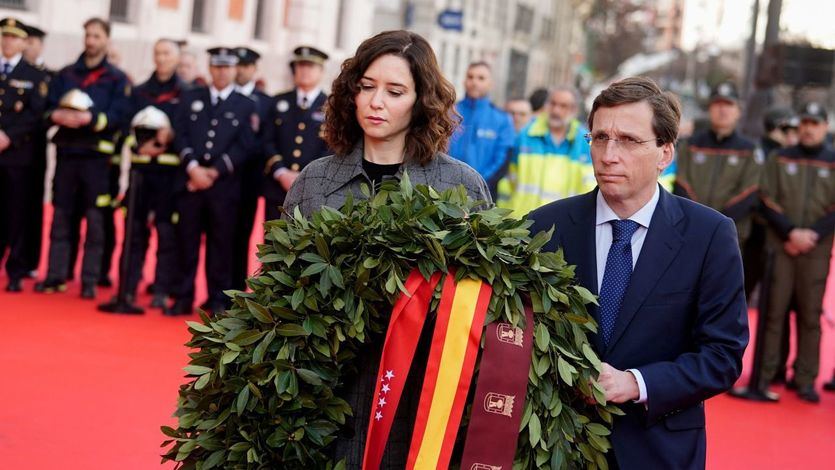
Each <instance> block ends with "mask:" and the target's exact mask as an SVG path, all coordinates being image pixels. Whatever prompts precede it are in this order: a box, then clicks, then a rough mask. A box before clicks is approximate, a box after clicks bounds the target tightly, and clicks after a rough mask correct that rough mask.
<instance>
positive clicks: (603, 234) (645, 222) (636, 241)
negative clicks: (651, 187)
mask: <svg viewBox="0 0 835 470" xmlns="http://www.w3.org/2000/svg"><path fill="white" fill-rule="evenodd" d="M659 191H660V190H659V189H658V185H655V193H654V194H653V195H652V198H651V199H650V200H649V202H647V203H646V204H644V206H643V207H641V208H640V209H638V211H637V212H635V213H634V214H632V215H631V216H629V217H628V218H627V219H628V220H632V221H634V222H637V223H638V229H637V230H635V233H633V234H632V240H631V241H632V269H633V270H634V269H635V265H636V264H637V263H638V256H640V254H641V248H643V246H644V240H645V239H646V237H647V230H648V229H649V224H650V221H651V220H652V214H653V213H654V212H655V207H656V206H658V199H659V198H660V197H661V194H660V193H659ZM613 220H620V217H618V215H617V214H616V213H615V211H613V210H612V208H611V207H609V204H607V203H606V199H605V198H604V197H603V193H602V192H600V191H598V192H597V218H596V220H595V223H596V226H595V230H594V240H595V247H596V260H597V292H598V293H599V292H600V288H601V287H602V285H603V274H604V273H605V272H606V259H607V258H608V257H609V248H610V247H611V246H612V224H610V223H609V222H611V221H613ZM627 371H628V372H631V373H632V375H633V376H635V381H636V382H638V390H639V397H638V400H636V402H637V403H646V401H647V386H646V383H645V382H644V377H643V376H642V375H641V372H640V371H639V370H638V369H627Z"/></svg>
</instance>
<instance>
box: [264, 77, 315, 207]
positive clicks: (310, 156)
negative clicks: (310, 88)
mask: <svg viewBox="0 0 835 470" xmlns="http://www.w3.org/2000/svg"><path fill="white" fill-rule="evenodd" d="M326 99H327V96H326V95H325V94H324V93H319V96H317V97H316V99H315V100H314V101H313V103H312V104H311V105H310V106H309V107H308V109H302V108H301V107H299V105H298V103H297V94H296V91H295V90H293V91H289V92H286V93H281V94H279V95H276V97H275V99H274V101H273V106H272V107H271V109H270V114H269V118H268V119H267V122H266V123H264V154H265V155H266V158H267V163H266V165H265V167H264V172H265V173H266V184H265V185H264V196H265V197H266V198H267V199H269V200H272V201H283V200H284V197H285V196H286V193H285V191H284V189H283V188H282V187H281V185H280V184H279V183H278V181H276V180H275V179H274V178H273V174H274V173H275V172H276V171H277V170H278V169H279V168H287V169H290V170H293V171H301V170H302V169H303V168H304V167H306V166H307V165H308V164H310V162H312V161H313V160H316V159H317V158H321V157H324V156H325V155H328V154H330V152H329V151H328V147H327V145H326V144H325V141H324V140H322V134H321V126H322V122H323V121H324V120H325V115H324V113H323V111H322V107H323V106H324V105H325V100H326Z"/></svg>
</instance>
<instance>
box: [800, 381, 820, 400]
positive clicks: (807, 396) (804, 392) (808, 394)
mask: <svg viewBox="0 0 835 470" xmlns="http://www.w3.org/2000/svg"><path fill="white" fill-rule="evenodd" d="M797 398H800V399H801V400H803V401H807V402H809V403H820V401H821V396H820V395H818V392H817V391H816V390H815V386H814V385H804V386H803V387H800V388H798V389H797Z"/></svg>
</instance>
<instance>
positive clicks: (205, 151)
mask: <svg viewBox="0 0 835 470" xmlns="http://www.w3.org/2000/svg"><path fill="white" fill-rule="evenodd" d="M254 114H255V103H253V102H252V100H251V99H249V98H247V97H246V96H244V95H242V94H240V93H238V92H235V91H233V92H232V93H231V94H230V95H229V97H227V98H226V99H225V100H223V101H222V102H220V103H218V104H217V105H216V106H213V105H212V98H211V93H210V92H209V89H208V88H205V87H203V88H195V89H193V90H189V91H187V92H185V93H183V95H182V97H181V100H180V105H179V107H178V108H177V119H176V120H175V123H174V129H175V131H176V132H177V135H176V136H175V137H174V141H175V147H176V148H177V149H178V150H179V154H180V159H181V164H182V165H183V166H188V164H189V163H190V162H192V161H194V162H197V163H198V164H200V165H201V166H205V167H214V168H215V169H217V171H218V172H219V173H220V177H221V178H223V177H226V176H229V175H231V174H234V173H235V170H236V169H239V168H240V167H242V165H243V164H244V162H245V161H246V160H247V158H249V155H250V153H251V152H252V150H253V148H254V146H255V133H254V132H253V129H252V122H253V115H254Z"/></svg>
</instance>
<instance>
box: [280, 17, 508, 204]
mask: <svg viewBox="0 0 835 470" xmlns="http://www.w3.org/2000/svg"><path fill="white" fill-rule="evenodd" d="M454 105H455V89H454V88H453V86H452V84H450V83H449V81H448V80H447V79H446V78H444V76H443V74H442V73H441V70H440V67H439V66H438V62H437V60H436V59H435V53H434V52H433V51H432V47H431V46H430V45H429V43H428V42H426V40H425V39H423V38H422V37H421V36H419V35H417V34H415V33H412V32H409V31H388V32H384V33H380V34H378V35H376V36H374V37H372V38H370V39H366V40H365V41H364V42H363V43H362V44H360V46H359V48H358V49H357V53H356V55H354V57H352V58H350V59H347V60H346V61H345V62H344V63H343V64H342V71H341V72H340V74H339V76H338V77H337V78H336V80H335V81H334V82H333V91H332V93H331V95H330V96H329V97H328V101H327V104H326V105H325V123H324V126H323V130H324V134H325V141H326V142H327V144H328V147H329V148H331V149H333V151H334V153H335V155H333V156H330V157H325V158H322V159H319V160H316V161H315V162H313V163H311V164H310V165H308V166H307V167H305V169H304V171H302V173H301V174H300V175H299V178H298V179H297V180H296V182H295V183H294V184H293V187H292V188H290V192H289V193H288V194H287V198H286V199H285V201H284V208H285V210H286V213H287V214H292V213H293V210H294V209H295V207H296V206H298V207H299V209H300V211H301V213H302V214H304V215H309V214H310V213H312V212H314V211H316V210H318V209H320V208H321V207H322V206H330V207H334V208H338V207H340V206H341V205H342V204H343V203H344V202H345V198H346V197H347V195H348V194H353V195H354V197H355V198H358V197H362V195H361V193H360V190H359V189H360V185H361V184H362V183H363V182H365V183H366V184H369V185H371V186H377V185H378V184H379V183H380V182H381V181H382V180H383V179H385V178H390V177H393V178H397V179H399V178H400V176H401V175H402V174H403V172H404V171H405V172H407V173H408V175H409V179H410V180H411V181H412V183H413V184H425V185H428V186H432V187H433V188H435V189H436V190H438V191H443V190H445V189H448V188H451V187H454V186H458V185H461V184H463V185H464V187H465V188H467V192H468V194H469V196H470V197H471V198H473V199H475V200H481V201H485V203H487V204H491V203H492V199H491V197H490V192H489V191H488V190H487V186H486V184H485V183H484V180H483V179H482V178H481V176H479V174H478V173H477V172H476V171H475V170H473V169H472V168H470V167H469V166H467V165H466V164H463V163H461V162H460V161H458V160H456V159H454V158H452V157H450V156H449V155H446V154H445V153H443V151H444V150H445V149H446V148H447V145H448V143H449V138H450V136H451V135H452V133H453V131H454V130H455V127H456V125H457V120H456V114H455V111H454Z"/></svg>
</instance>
